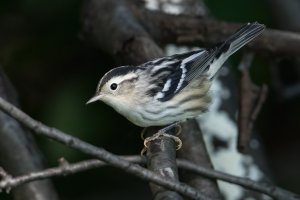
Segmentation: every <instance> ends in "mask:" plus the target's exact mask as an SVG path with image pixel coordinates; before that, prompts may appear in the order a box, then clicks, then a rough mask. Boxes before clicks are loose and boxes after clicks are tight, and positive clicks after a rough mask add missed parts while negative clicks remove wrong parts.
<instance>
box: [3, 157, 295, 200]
mask: <svg viewBox="0 0 300 200" xmlns="http://www.w3.org/2000/svg"><path fill="white" fill-rule="evenodd" d="M120 158H122V159H125V160H127V161H130V162H133V163H139V164H145V163H146V160H145V159H143V157H141V156H120ZM177 164H178V166H179V167H180V168H181V169H185V170H189V171H191V172H193V173H196V174H199V175H202V176H206V177H208V178H213V179H219V180H223V181H226V182H229V183H233V184H237V185H240V186H242V187H245V188H247V189H251V190H254V191H257V192H261V193H264V194H266V195H269V196H271V197H273V198H276V199H282V200H299V199H300V197H299V195H297V194H294V193H291V192H289V191H286V190H284V189H282V188H279V187H276V186H274V185H271V184H267V183H258V182H255V181H252V180H250V179H248V178H241V177H238V176H233V175H229V174H226V173H223V172H219V171H216V170H212V169H209V168H205V167H202V166H199V165H197V164H194V163H192V162H189V161H187V160H182V159H177ZM107 165H108V164H107V163H105V162H103V161H100V160H96V159H90V160H86V161H81V162H77V163H73V164H68V163H67V164H63V165H60V166H58V167H53V168H49V169H45V170H42V171H39V172H33V173H30V174H26V175H22V176H18V177H11V176H10V175H8V174H7V173H6V172H5V171H3V170H0V177H1V175H2V177H3V176H4V177H5V178H3V179H2V180H0V190H4V189H11V188H14V187H16V186H19V185H21V184H23V183H27V182H30V181H34V180H39V179H45V178H50V177H54V176H65V175H70V174H75V173H77V172H81V171H86V170H89V169H93V168H99V167H103V166H107Z"/></svg>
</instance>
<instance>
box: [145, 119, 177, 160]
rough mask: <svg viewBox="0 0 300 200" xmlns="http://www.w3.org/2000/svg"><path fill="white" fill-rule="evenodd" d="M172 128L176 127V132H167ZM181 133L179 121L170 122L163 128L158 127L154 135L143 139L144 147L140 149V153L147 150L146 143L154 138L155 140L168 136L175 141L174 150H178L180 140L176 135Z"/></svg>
mask: <svg viewBox="0 0 300 200" xmlns="http://www.w3.org/2000/svg"><path fill="white" fill-rule="evenodd" d="M173 128H176V134H175V136H174V135H170V134H168V133H167V132H168V131H170V130H172V129H173ZM144 132H145V131H144V130H143V131H142V134H141V137H142V139H144ZM180 133H181V126H180V124H179V123H174V124H171V125H169V126H167V127H165V128H162V129H160V130H159V131H158V132H157V133H155V134H154V135H152V136H150V137H147V138H145V139H144V148H143V149H142V151H141V155H144V153H145V152H146V151H147V149H148V148H149V145H148V143H149V142H151V141H154V140H157V139H159V138H161V137H168V138H171V139H173V140H174V141H175V143H176V150H179V149H180V148H181V147H182V141H181V140H180V139H179V137H177V136H178V135H179V134H180Z"/></svg>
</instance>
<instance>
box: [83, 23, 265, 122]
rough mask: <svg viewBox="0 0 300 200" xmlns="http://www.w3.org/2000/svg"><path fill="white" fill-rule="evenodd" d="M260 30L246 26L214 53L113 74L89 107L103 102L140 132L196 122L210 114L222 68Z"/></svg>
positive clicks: (185, 56) (104, 79) (155, 62)
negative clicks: (212, 93) (213, 90)
mask: <svg viewBox="0 0 300 200" xmlns="http://www.w3.org/2000/svg"><path fill="white" fill-rule="evenodd" d="M264 28H265V26H264V25H263V24H259V23H257V22H254V23H248V24H246V25H244V26H243V27H241V28H240V29H239V30H238V31H236V32H235V33H234V34H233V35H232V36H231V37H229V38H228V39H227V40H226V41H224V42H222V43H220V44H218V45H216V46H214V47H212V48H208V49H199V50H196V51H191V52H187V53H183V54H176V55H173V56H167V57H163V58H158V59H155V60H152V61H149V62H147V63H144V64H142V65H139V66H121V67H117V68H114V69H112V70H110V71H109V72H107V73H106V74H105V75H104V76H103V77H102V79H101V80H100V82H99V84H98V87H97V91H96V94H95V96H94V97H93V98H91V99H90V100H89V101H88V102H87V103H91V102H94V101H97V100H101V101H103V102H105V103H106V104H108V105H110V106H111V107H113V108H114V109H115V110H116V111H117V112H119V113H120V114H122V115H123V116H125V117H126V118H127V119H128V120H129V121H131V122H132V123H134V124H136V125H138V126H141V127H148V126H164V125H168V124H172V123H174V122H180V121H183V120H185V119H188V118H194V117H196V116H198V115H199V114H201V113H202V112H203V111H205V110H206V109H207V108H208V105H209V103H210V95H209V88H210V85H211V81H212V79H213V77H214V76H215V74H216V73H217V72H218V71H219V69H220V68H221V66H222V65H223V63H224V62H225V61H226V60H227V59H228V57H229V56H231V55H232V54H233V53H235V52H236V51H237V50H239V49H240V48H241V47H243V46H244V45H246V44H247V43H249V42H250V41H251V40H253V39H254V38H255V37H257V36H258V35H259V34H261V33H262V32H263V30H264Z"/></svg>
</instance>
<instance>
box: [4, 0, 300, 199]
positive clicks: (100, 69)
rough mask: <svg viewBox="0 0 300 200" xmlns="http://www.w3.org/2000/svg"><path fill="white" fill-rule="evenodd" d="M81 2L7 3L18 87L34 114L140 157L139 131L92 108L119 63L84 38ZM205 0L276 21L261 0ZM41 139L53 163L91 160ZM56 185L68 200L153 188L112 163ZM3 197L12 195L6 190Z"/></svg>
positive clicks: (226, 13)
mask: <svg viewBox="0 0 300 200" xmlns="http://www.w3.org/2000/svg"><path fill="white" fill-rule="evenodd" d="M81 3H82V2H81V1H79V0H64V1H61V0H44V1H38V0H11V1H0V63H1V65H2V66H4V68H5V71H6V72H7V74H8V76H9V77H10V79H11V81H12V82H13V84H14V85H15V88H16V90H17V91H18V94H19V97H20V102H21V104H22V108H23V110H25V111H26V112H27V113H30V115H31V116H33V117H34V118H36V119H39V120H40V121H42V122H43V123H45V124H47V125H50V126H53V127H56V128H59V129H61V130H63V131H65V132H67V133H70V134H72V135H75V136H77V137H79V138H81V139H83V140H85V141H87V142H91V143H92V144H95V145H98V146H101V147H104V148H106V149H109V150H110V151H112V152H114V153H116V154H136V153H138V152H139V151H140V150H141V148H142V142H141V140H140V138H139V133H140V131H141V129H140V128H137V127H135V126H133V125H132V124H130V123H129V122H128V121H127V120H126V119H124V118H123V117H121V116H120V115H118V114H117V113H116V112H114V111H113V110H112V109H111V108H110V107H108V106H106V105H104V104H102V103H96V104H93V105H89V106H86V105H85V102H86V101H87V100H88V99H89V98H90V97H91V96H92V95H93V93H94V90H95V89H96V84H97V82H98V81H99V79H100V77H101V75H102V74H104V73H105V72H106V71H107V70H108V69H110V68H111V67H113V66H114V62H113V60H112V58H111V57H109V56H108V55H106V54H105V53H103V52H100V51H99V50H97V49H94V48H92V47H90V46H88V45H86V44H85V43H84V42H83V41H82V40H81V39H80V10H81ZM206 3H207V5H208V7H209V9H210V10H211V13H212V15H213V16H215V17H216V18H219V19H221V20H223V21H238V22H248V21H260V22H262V23H266V24H270V23H271V19H270V17H269V15H268V12H266V10H267V8H266V7H265V5H264V4H263V2H262V1H259V0H252V1H240V0H229V1H219V0H207V1H206ZM235 61H236V60H235ZM256 63H257V64H256ZM266 65H267V63H265V61H262V60H259V59H257V60H256V61H255V66H256V67H255V68H253V69H252V74H253V79H254V80H255V81H256V82H258V83H262V82H264V81H265V80H266V79H269V78H268V74H269V72H268V69H267V67H263V66H266ZM299 109H300V108H299ZM298 113H299V112H298ZM262 116H263V117H265V118H267V117H268V115H267V114H263V115H262ZM277 124H280V122H279V123H277ZM298 130H299V129H298ZM37 140H38V142H39V146H40V148H41V149H42V151H43V153H44V154H45V157H46V158H47V162H48V164H49V165H50V166H53V165H56V164H57V160H58V159H59V158H60V157H62V156H63V157H65V158H66V159H67V160H69V161H71V162H74V161H76V160H80V159H83V158H87V157H86V156H85V155H82V154H81V153H78V152H77V151H74V150H71V149H69V148H67V147H65V146H64V145H61V144H57V143H56V142H53V141H49V140H47V139H45V138H40V137H37ZM285 172H290V173H291V174H290V175H288V174H286V175H287V176H288V177H291V176H293V174H294V171H288V170H287V171H285ZM298 173H299V171H298ZM297 177H299V176H297ZM54 182H55V185H56V188H57V189H58V191H59V194H60V195H61V196H62V199H86V200H87V199H99V194H100V193H101V194H102V195H103V199H113V197H109V196H108V195H109V194H112V192H111V190H114V189H115V188H118V193H119V194H123V193H124V195H123V197H124V198H123V199H125V197H127V199H134V198H135V196H136V199H138V197H139V196H141V195H138V194H143V193H145V192H146V193H147V192H149V191H148V187H147V184H146V183H144V182H142V181H140V180H137V179H136V178H135V177H132V176H130V175H127V174H125V173H123V172H120V171H119V170H116V169H111V168H104V169H101V170H97V169H95V170H91V171H89V172H84V173H80V174H77V175H73V176H70V177H60V178H55V179H54ZM282 182H283V183H286V180H282ZM124 183H125V184H124ZM122 190H123V191H122ZM115 195H117V194H115ZM97 196H98V198H97ZM144 196H145V195H144ZM0 198H1V199H5V198H7V199H9V197H8V195H5V194H0ZM115 199H118V198H115Z"/></svg>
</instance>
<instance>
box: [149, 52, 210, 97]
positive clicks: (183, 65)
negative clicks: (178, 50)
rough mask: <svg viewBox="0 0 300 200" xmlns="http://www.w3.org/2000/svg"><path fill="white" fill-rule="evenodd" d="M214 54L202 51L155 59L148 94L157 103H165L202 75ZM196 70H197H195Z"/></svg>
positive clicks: (152, 62)
mask: <svg viewBox="0 0 300 200" xmlns="http://www.w3.org/2000/svg"><path fill="white" fill-rule="evenodd" d="M213 57H214V52H209V51H206V50H204V49H200V50H197V51H191V52H187V53H183V54H175V55H173V56H169V57H165V58H161V59H157V60H154V61H151V63H147V65H149V64H151V65H152V67H151V72H150V74H151V76H152V77H153V79H152V80H153V82H152V83H151V81H150V85H153V87H151V88H150V90H149V92H148V93H149V94H150V95H151V96H154V98H156V99H157V100H159V101H167V100H169V99H171V98H172V97H173V96H174V95H175V94H177V93H178V92H180V91H181V90H182V89H183V88H184V87H185V86H187V85H188V84H189V83H190V81H192V79H193V78H194V77H196V76H197V77H199V76H201V73H202V74H203V75H204V72H205V71H207V66H208V65H209V63H210V62H211V61H212V59H213ZM195 68H197V69H198V70H195Z"/></svg>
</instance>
